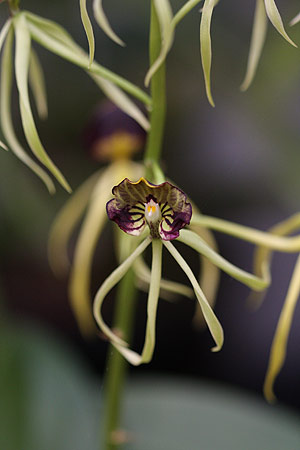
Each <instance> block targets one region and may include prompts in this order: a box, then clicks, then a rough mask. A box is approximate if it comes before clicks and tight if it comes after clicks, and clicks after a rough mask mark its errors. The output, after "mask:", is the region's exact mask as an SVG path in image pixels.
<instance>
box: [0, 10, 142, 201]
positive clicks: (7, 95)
mask: <svg viewBox="0 0 300 450" xmlns="http://www.w3.org/2000/svg"><path fill="white" fill-rule="evenodd" d="M11 12H12V17H11V18H9V19H8V20H7V21H6V23H5V24H4V26H3V28H2V30H1V32H0V51H1V48H2V46H3V45H4V49H3V55H2V64H1V87H0V97H1V99H0V107H1V117H0V121H1V129H2V133H3V136H4V138H5V140H6V142H7V144H8V147H9V148H10V149H11V150H12V151H13V152H14V153H15V155H16V156H17V157H18V158H19V159H21V161H22V162H23V163H25V164H26V165H27V166H28V167H30V168H31V170H33V171H34V172H35V173H36V174H37V175H38V176H39V177H40V178H41V179H42V180H43V181H44V183H45V184H46V186H47V188H48V190H49V192H51V193H53V192H54V191H55V187H54V184H53V182H52V180H51V178H50V177H49V175H48V173H47V172H46V171H45V170H44V169H43V168H42V167H40V166H39V165H38V164H37V163H36V162H35V161H34V160H33V159H32V158H31V157H30V156H29V155H28V154H27V152H26V151H25V150H24V148H23V146H22V145H21V144H20V142H19V140H18V138H17V136H16V134H15V131H14V127H13V120H12V115H11V89H12V65H13V38H14V36H15V41H16V45H15V58H14V61H15V76H16V82H17V88H18V94H19V104H20V114H21V119H22V126H23V131H24V134H25V138H26V141H27V144H28V146H29V147H30V149H31V151H32V152H33V153H34V155H35V157H36V158H37V159H38V160H39V161H40V162H41V163H42V165H43V166H45V168H46V169H48V170H49V171H50V172H51V173H52V175H53V176H54V177H55V178H56V179H57V180H58V181H59V183H60V184H61V185H62V186H63V187H64V188H65V189H66V190H67V191H68V192H70V191H71V188H70V186H69V184H68V182H67V181H66V179H65V178H64V176H63V175H62V173H61V172H60V170H59V169H58V168H57V167H56V165H55V164H54V163H53V162H52V160H51V159H50V158H49V156H48V154H47V153H46V150H45V148H44V146H43V144H42V142H41V140H40V137H39V134H38V131H37V127H36V124H35V120H34V115H33V112H32V108H31V103H30V97H29V88H28V85H30V87H31V90H32V93H33V95H34V98H35V102H36V106H37V111H38V113H39V116H40V117H41V118H45V117H46V116H47V98H46V89H45V81H44V76H43V72H42V68H41V65H40V63H39V60H38V57H37V55H36V53H35V52H34V50H33V48H32V40H35V41H37V42H38V43H39V44H40V45H42V46H43V47H45V48H46V49H48V50H50V51H51V52H53V53H55V54H57V55H59V56H61V57H62V58H64V59H66V60H68V61H70V62H72V63H74V64H76V65H78V66H80V67H82V68H83V69H85V70H87V69H89V70H87V71H88V73H89V75H90V76H91V77H92V79H93V80H94V81H95V82H96V84H97V85H98V86H99V87H100V88H101V89H102V91H103V92H104V93H105V95H106V96H107V97H109V98H110V99H111V100H112V101H114V103H116V104H117V105H118V106H119V107H120V108H121V109H122V110H124V111H126V113H127V114H128V115H130V116H132V117H133V118H134V119H135V120H136V121H137V122H138V123H140V124H141V126H142V127H143V128H145V129H149V122H148V120H147V118H146V117H145V115H144V113H143V112H142V111H141V110H140V109H139V108H138V107H137V105H135V103H134V102H133V101H132V100H131V99H130V97H129V96H128V95H127V94H125V91H127V92H128V93H130V95H133V96H134V97H136V98H138V99H139V100H141V101H142V102H144V103H145V104H147V105H148V106H150V105H151V100H150V98H149V97H148V96H147V95H146V94H145V93H144V92H142V91H141V90H140V89H139V88H137V87H135V86H134V85H133V84H131V83H130V82H128V81H126V80H125V79H123V78H121V77H119V76H118V75H116V74H114V73H113V72H111V71H109V70H108V69H106V68H104V67H103V66H101V65H99V64H98V63H96V62H95V61H94V62H93V64H89V59H88V56H87V55H86V54H85V52H84V51H83V50H82V49H81V48H80V47H79V46H78V45H77V44H76V43H75V42H74V41H73V39H72V38H71V37H70V35H69V34H68V33H67V32H66V31H65V30H64V29H63V28H62V27H60V26H59V25H57V24H56V23H55V22H52V21H50V20H46V19H43V18H42V17H39V16H37V15H35V14H32V13H30V12H26V11H19V10H18V9H16V10H15V9H13V10H11Z"/></svg>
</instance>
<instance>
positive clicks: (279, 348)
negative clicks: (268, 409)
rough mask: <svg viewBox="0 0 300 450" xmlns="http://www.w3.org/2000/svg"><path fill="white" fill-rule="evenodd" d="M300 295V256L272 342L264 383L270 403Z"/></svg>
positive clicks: (283, 359) (273, 398)
mask: <svg viewBox="0 0 300 450" xmlns="http://www.w3.org/2000/svg"><path fill="white" fill-rule="evenodd" d="M299 294H300V256H298V259H297V262H296V265H295V269H294V272H293V275H292V279H291V281H290V285H289V289H288V292H287V295H286V298H285V301H284V305H283V308H282V310H281V313H280V317H279V321H278V324H277V328H276V331H275V335H274V338H273V342H272V347H271V352H270V359H269V365H268V370H267V374H266V378H265V382H264V394H265V397H266V399H267V400H268V401H269V402H274V400H275V395H274V391H273V385H274V381H275V379H276V377H277V375H278V373H279V372H280V370H281V368H282V366H283V364H284V361H285V358H286V349H287V341H288V336H289V333H290V329H291V324H292V319H293V314H294V310H295V307H296V304H297V301H298V298H299Z"/></svg>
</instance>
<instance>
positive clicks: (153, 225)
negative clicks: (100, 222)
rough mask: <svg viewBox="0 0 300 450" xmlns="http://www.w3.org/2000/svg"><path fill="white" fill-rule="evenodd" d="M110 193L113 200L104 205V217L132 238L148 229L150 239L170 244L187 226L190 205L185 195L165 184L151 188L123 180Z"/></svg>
mask: <svg viewBox="0 0 300 450" xmlns="http://www.w3.org/2000/svg"><path fill="white" fill-rule="evenodd" d="M112 193H113V194H114V196H115V198H113V199H112V200H110V201H109V202H108V203H107V204H106V210H107V214H108V217H109V219H111V220H113V221H115V222H116V223H117V225H118V226H119V227H120V228H121V230H123V231H125V232H126V233H128V234H131V235H133V236H139V235H140V234H141V233H142V232H143V231H144V229H145V227H146V225H148V226H149V228H150V234H151V236H152V237H153V238H160V239H163V240H164V241H170V240H172V239H176V238H177V237H178V236H179V231H180V230H181V228H183V227H184V226H185V225H188V224H189V223H190V220H191V216H192V205H191V204H190V203H189V202H187V197H186V195H185V193H184V192H183V191H181V190H180V189H178V188H177V187H176V186H173V184H171V183H169V182H168V181H166V182H164V183H162V184H159V185H154V184H151V183H149V181H147V180H145V178H141V179H140V180H139V181H137V182H136V183H134V182H132V181H130V180H129V179H128V178H125V179H124V180H123V181H122V182H121V183H120V184H118V185H117V186H115V187H114V188H113V190H112Z"/></svg>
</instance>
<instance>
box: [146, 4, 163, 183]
mask: <svg viewBox="0 0 300 450" xmlns="http://www.w3.org/2000/svg"><path fill="white" fill-rule="evenodd" d="M160 48H161V34H160V27H159V21H158V17H157V14H156V11H155V6H154V2H153V0H152V1H151V23H150V47H149V51H150V65H152V64H153V63H154V61H155V60H156V58H157V57H158V55H159V52H160ZM151 97H152V105H153V107H152V111H151V115H150V125H151V128H150V131H149V134H148V139H147V145H146V151H145V157H144V162H145V166H146V168H147V173H146V178H148V179H149V178H150V179H151V178H152V177H153V173H152V166H153V164H154V165H155V164H157V163H158V162H159V158H160V154H161V150H162V143H163V134H164V127H165V116H166V69H165V64H162V65H161V67H160V68H159V69H158V70H157V72H156V73H155V74H154V75H153V77H152V79H151ZM150 181H151V180H150Z"/></svg>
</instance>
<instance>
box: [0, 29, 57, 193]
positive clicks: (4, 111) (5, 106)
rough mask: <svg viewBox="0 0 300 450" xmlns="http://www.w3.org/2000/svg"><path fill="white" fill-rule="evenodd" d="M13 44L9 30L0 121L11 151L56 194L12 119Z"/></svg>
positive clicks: (0, 98) (1, 94)
mask: <svg viewBox="0 0 300 450" xmlns="http://www.w3.org/2000/svg"><path fill="white" fill-rule="evenodd" d="M12 44H13V30H12V29H10V30H9V34H8V37H7V40H6V42H5V47H4V51H3V56H2V64H1V86H0V121H1V129H2V132H3V135H4V137H5V139H6V141H7V143H8V145H9V147H10V149H11V151H12V152H13V153H14V154H15V155H16V156H17V157H18V158H19V159H20V160H21V161H22V162H23V163H24V164H26V165H27V166H28V167H29V168H30V169H31V170H32V171H33V172H34V173H35V174H36V175H37V176H38V177H40V178H41V180H42V181H43V182H44V183H45V185H46V186H47V188H48V190H49V192H50V193H51V194H53V193H54V192H55V186H54V184H53V182H52V180H51V178H50V177H49V175H48V174H47V173H46V172H45V171H44V170H43V169H42V168H41V167H40V166H39V165H38V164H36V162H35V161H33V160H32V159H31V158H30V157H29V156H28V154H27V153H26V152H25V150H24V149H23V147H22V146H21V144H20V143H19V141H18V139H17V137H16V134H15V131H14V128H13V123H12V118H11V88H12Z"/></svg>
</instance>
